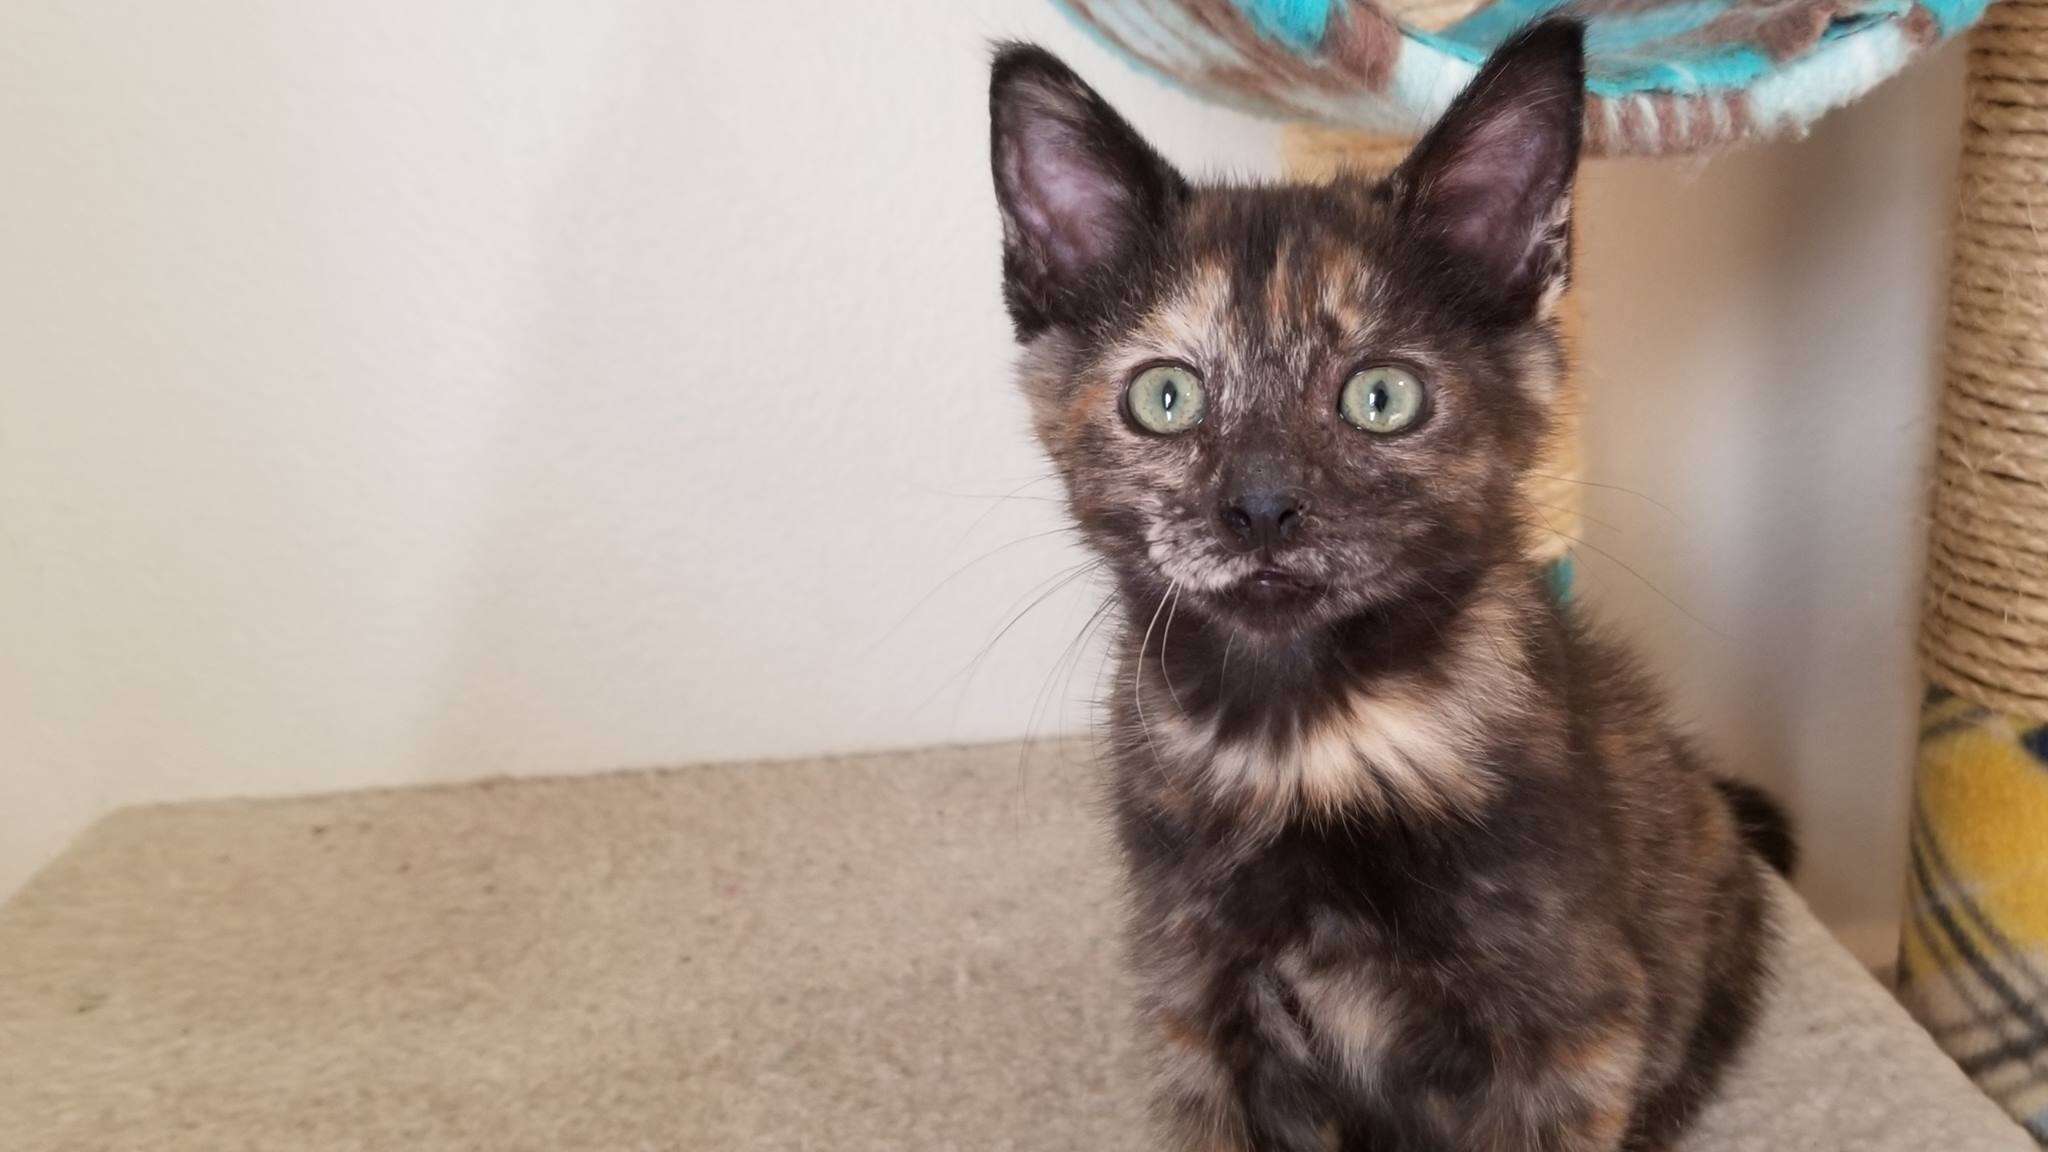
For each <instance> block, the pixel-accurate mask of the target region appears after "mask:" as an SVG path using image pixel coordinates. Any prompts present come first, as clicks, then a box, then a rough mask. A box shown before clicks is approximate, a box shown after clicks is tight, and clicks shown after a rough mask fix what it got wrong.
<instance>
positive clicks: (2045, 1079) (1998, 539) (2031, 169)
mask: <svg viewBox="0 0 2048 1152" xmlns="http://www.w3.org/2000/svg"><path fill="white" fill-rule="evenodd" d="M1968 76H1969V78H1968V88H1967V95H1966V105H1965V113H1964V124H1963V139H1962V161H1961V178H1960V187H1959V189H1958V195H1957V203H1956V210H1955V227H1954V232H1953V236H1952V240H1951V243H1952V245H1953V251H1952V253H1951V255H1950V264H1949V306H1948V322H1947V339H1946V349H1945V352H1946V365H1945V383H1944V387H1943V389H1942V397H1941V407H1940V414H1939V417H1938V420H1937V431H1936V462H1935V468H1934V477H1933V480H1934V484H1933V507H1932V527H1931V530H1930V535H1929V540H1928V553H1927V583H1926V590H1925V600H1924V603H1923V605H1922V614H1921V630H1920V654H1921V661H1922V665H1923V667H1924V669H1925V674H1926V676H1927V679H1928V681H1929V682H1930V684H1931V689H1930V691H1929V693H1928V700H1927V703H1926V705H1925V709H1924V711H1923V714H1922V723H1921V736H1920V753H1919V759H1918V764H1917V768H1916V771H1915V774H1914V787H1913V814H1912V830H1911V873H1910V875H1909V878H1908V883H1907V909H1906V922H1905V926H1904V931H1903V935H1902V939H1901V943H1900V961H1899V975H1900V984H1901V995H1902V998H1903V999H1904V1000H1905V1001H1906V1003H1907V1004H1908V1006H1909V1007H1911V1008H1912V1009H1913V1010H1914V1012H1915V1013H1916V1014H1917V1015H1918V1016H1919V1017H1920V1019H1921V1020H1922V1022H1923V1023H1925V1024H1926V1025H1927V1026H1928V1028H1929V1029H1930V1031H1932V1032H1933V1033H1934V1034H1935V1037H1936V1038H1937V1039H1938V1040H1940V1041H1941V1043H1942V1044H1943V1045H1944V1046H1945V1047H1946V1048H1948V1050H1949V1051H1950V1053H1951V1054H1952V1055H1954V1056H1955V1057H1956V1059H1957V1062H1958V1063H1959V1064H1961V1065H1962V1066H1963V1068H1964V1069H1965V1070H1966V1071H1969V1072H1970V1073H1971V1075H1972V1076H1973V1077H1975V1078H1976V1080H1977V1082H1978V1083H1979V1085H1981V1086H1982V1087H1983V1088H1984V1089H1985V1091H1986V1092H1987V1093H1989V1094H1990V1095H1991V1096H1992V1097H1993V1098H1995V1099H1997V1100H1998V1101H1999V1103H2000V1104H2002V1105H2004V1106H2005V1108H2006V1109H2007V1111H2009V1112H2011V1113H2012V1114H2013V1115H2014V1116H2015V1117H2016V1118H2018V1119H2019V1120H2020V1121H2021V1122H2022V1123H2024V1124H2026V1125H2027V1126H2028V1127H2029V1129H2031V1130H2032V1132H2033V1134H2034V1136H2035V1138H2036V1139H2038V1140H2041V1141H2042V1142H2043V1143H2048V233H2044V229H2048V0H2002V2H2000V3H1997V4H1994V5H1992V7H1991V8H1990V9H1989V10H1988V11H1987V12H1986V13H1985V15H1984V18H1983V21H1982V23H1981V24H1980V25H1979V26H1978V27H1977V28H1976V30H1975V31H1974V32H1972V33H1971V39H1970V56H1969V74H1968Z"/></svg>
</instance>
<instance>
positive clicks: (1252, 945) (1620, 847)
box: [992, 25, 1790, 1152]
mask: <svg viewBox="0 0 2048 1152" xmlns="http://www.w3.org/2000/svg"><path fill="white" fill-rule="evenodd" d="M1580 81H1581V76H1580V72H1579V36H1578V32H1577V30H1576V29H1575V28H1572V27H1571V26H1569V25H1548V26H1544V27H1543V28H1540V29H1539V30H1537V31H1536V32H1534V33H1531V34H1529V35H1527V36H1525V37H1523V38H1522V39H1520V40H1518V41H1516V42H1515V43H1514V44H1512V45H1510V46H1509V47H1508V48H1506V49H1504V50H1503V53H1502V55H1501V56H1500V57H1498V58H1497V59H1496V60H1495V61H1494V62H1493V63H1492V64H1490V65H1489V66H1488V69H1487V71H1486V72H1484V73H1483V74H1482V75H1481V77H1480V79H1479V81H1477V82H1475V85H1474V90H1473V92H1471V93H1468V94H1467V96H1466V97H1464V98H1463V99H1462V100H1461V102H1460V104H1459V105H1458V106H1457V107H1456V108H1454V109H1453V111H1452V112H1451V113H1450V114H1449V115H1448V116H1447V118H1446V123H1445V125H1443V126H1440V127H1439V129H1438V130H1437V131H1436V132H1435V133H1434V134H1433V135H1432V136H1431V137H1430V138H1429V140H1427V141H1426V142H1425V143H1424V144H1423V145H1422V146H1421V147H1420V148H1419V149H1418V152H1417V154H1416V156H1415V157H1414V158H1411V160H1410V161H1409V163H1408V164H1407V165H1404V166H1403V168H1402V169H1401V170H1400V171H1398V172H1396V173H1395V174H1394V175H1393V176H1392V177H1391V178H1389V179H1387V180H1384V181H1380V180H1373V179H1367V178H1363V177H1358V178H1347V179H1344V180H1340V181H1338V182H1336V183H1334V184H1332V185H1329V186H1276V187H1227V186H1223V187H1195V186H1192V185H1189V184H1188V183H1186V182H1185V181H1183V180H1182V179H1181V178H1180V177H1179V176H1178V175H1177V174H1176V173H1174V172H1173V170H1172V169H1171V168H1169V167H1168V166H1167V165H1166V164H1165V163H1164V162H1163V161H1162V160H1160V159H1159V158H1158V157H1157V156H1156V155H1155V154H1153V153H1152V151H1151V150H1150V149H1149V148H1148V147H1146V146H1145V145H1144V144H1143V142H1142V141H1140V140H1139V139H1138V138H1137V136H1136V135H1135V134H1133V133H1131V132H1130V130H1129V128H1128V127H1127V126H1125V125H1124V124H1123V122H1122V121H1121V120H1119V119H1117V118H1116V115H1115V113H1114V112H1112V111H1110V109H1109V108H1108V107H1107V105H1105V104H1103V103H1102V102H1101V100H1100V99H1099V98H1098V97H1096V96H1095V94H1094V93H1093V92H1091V91H1089V90H1088V89H1087V88H1086V87H1085V86H1083V85H1082V84H1081V82H1080V81H1079V80H1078V79H1076V78H1075V77H1074V76H1073V75H1072V73H1070V72H1068V71H1067V70H1066V69H1065V68H1064V67H1063V66H1062V65H1060V64H1059V63H1058V62H1057V61H1055V60H1053V59H1052V58H1051V57H1049V56H1047V55H1045V54H1044V53H1043V52H1040V51H1038V50H1036V49H1030V48H1011V49H1006V50H1005V51H1004V52H1003V53H1002V54H1001V55H1000V56H999V58H998V60H997V62H996V67H995V77H994V88H993V105H992V111H993V115H994V121H995V135H994V146H995V166H996V176H997V188H998V193H999V199H1000V200H1001V203H1002V206H1003V210H1004V222H1005V291H1006V298H1007V300H1008V303H1009V306H1010V310H1011V314H1012V317H1013V318H1014V320H1015V322H1016V326H1017V330H1018V335H1019V338H1020V340H1021V341H1022V342H1023V343H1024V345H1025V357H1024V369H1023V378H1024V386H1025V389H1026V392H1027V394H1028V395H1029V397H1030V399H1031V403H1032V411H1033V418H1034V420H1035V423H1036V428H1037V432H1038V435H1039V437H1040V439H1041V440H1042V441H1043V442H1044V444H1045V446H1046V449H1047V451H1048V453H1049V454H1050V456H1051V457H1052V459H1053V461H1054V463H1055V464H1056V465H1057V466H1058V468H1059V470H1060V472H1061V474H1062V476H1063V477H1064V478H1065V480H1066V483H1067V491H1068V495H1069V499H1070V503H1071V506H1072V509H1073V513H1074V515H1075V517H1076V519H1077V520H1078V522H1079V524H1080V526H1081V529H1082V531H1083V533H1084V535H1085V537H1086V539H1087V540H1088V542H1089V544H1090V545H1091V546H1092V547H1093V548H1094V549H1095V550H1097V551H1098V552H1100V553H1101V554H1102V555H1103V556H1104V557H1105V558H1106V559H1107V560H1108V561H1109V565H1110V567H1111V569H1112V570H1113V571H1114V572H1115V573H1116V576H1117V579H1118V582H1119V585H1120V588H1119V590H1120V593H1121V598H1122V603H1123V605H1124V606H1125V609H1124V610H1125V613H1126V616H1125V620H1124V625H1125V629H1124V640H1123V647H1122V652H1121V658H1120V671H1119V676H1118V679H1117V685H1118V687H1117V689H1116V691H1115V693H1114V694H1113V696H1112V698H1111V700H1110V737H1111V741H1112V746H1113V749H1114V768H1115V771H1114V774H1113V777H1112V781H1111V794H1112V800H1113V805H1114V812H1115V819H1116V823H1117V828H1118V832H1119V835H1120V838H1121V842H1122V846H1123V850H1124V855H1125V859H1126V861H1127V864H1128V868H1129V876H1130V889H1131V898H1132V954H1133V958H1134V962H1135V965H1136V968H1137V971H1138V974H1139V977H1140V986H1141V989H1142V998H1143V999H1142V1008H1143V1011H1144V1015H1145V1017H1146V1019H1147V1020H1148V1021H1149V1022H1150V1026H1151V1028H1152V1029H1153V1030H1154V1032H1155V1037H1156V1040H1157V1046H1158V1069H1159V1088H1158V1095H1157V1102H1158V1107H1159V1111H1160V1114H1161V1117H1162V1120H1163V1121H1164V1122H1165V1124H1166V1126H1167V1127H1168V1129H1169V1130H1170V1131H1171V1132H1172V1133H1173V1134H1174V1139H1175V1142H1176V1146H1177V1147H1183V1148H1190V1149H1198V1148H1199V1149H1226V1148H1228V1149H1287V1150H1294V1149H1302V1150H1307V1149H1358V1150H1363V1149H1373V1150H1375V1152H1399V1150H1418V1152H1419V1150H1425V1149H1460V1150H1464V1149H1470V1150H1482V1149H1485V1150H1492V1149H1499V1150H1502V1152H1505V1150H1508V1149H1518V1150H1519V1149H1530V1150H1556V1152H1567V1150H1570V1152H1578V1150H1585V1152H1595V1150H1600V1152H1606V1150H1612V1149H1617V1148H1631V1149H1645V1150H1649V1149H1661V1148H1664V1147H1666V1146H1667V1145H1668V1143H1669V1142H1670V1141H1671V1139H1672V1138H1673V1137H1674V1135H1675V1134H1676V1133H1677V1132H1678V1131H1679V1129H1680V1128H1681V1127H1682V1126H1683V1125H1684V1123H1685V1122H1686V1120H1687V1119H1688V1118H1689V1117H1690V1116H1691V1115H1692V1114H1693V1113H1694V1111H1695V1110H1696V1109H1697V1108H1698V1107H1699V1105H1700V1104H1701V1102H1702V1101H1703V1100H1704V1099H1705V1098H1706V1097H1707V1095H1708V1093H1709V1092H1710V1091H1711V1089H1712V1086H1713V1084H1714V1082H1715V1079H1716V1077H1717V1075H1718V1074H1719V1072H1720V1070H1721V1068H1722V1066H1723V1065H1724V1064H1725V1062H1726V1060H1727V1058H1728V1056H1729V1054H1730V1053H1731V1052H1732V1051H1733V1050H1734V1048H1735V1047H1736V1045H1737V1044H1738V1043H1739V1042H1740V1040H1741V1038H1742V1036H1743V1034H1744V1033H1745V1031H1746V1030H1747V1028H1748V1025H1749V1022H1750V1019H1751V1017H1752V1016H1753V1015H1754V1013H1755V1009H1756V1004H1757V1001H1758V996H1759V988H1760V983H1761V979H1762V970H1763V960H1762V956H1763V953H1764V949H1765V945H1766V942H1767V939H1768V937H1769V930H1768V926H1767V913H1766V903H1765V894H1764V889H1763V881H1762V873H1761V871H1760V862H1759V859H1758V857H1757V856H1756V854H1755V853H1754V852H1752V851H1751V850H1749V849H1748V848H1747V847H1745V837H1744V833H1745V831H1747V832H1748V833H1749V834H1750V838H1751V839H1753V840H1756V841H1757V842H1759V843H1762V844H1766V845H1768V846H1770V847H1771V849H1772V850H1773V851H1775V852H1778V853H1781V854H1782V853H1787V852H1789V843H1790V842H1789V839H1788V838H1787V837H1786V836H1785V834H1784V829H1783V826H1782V822H1781V819H1780V818H1778V817H1777V816H1776V815H1775V812H1774V810H1773V809H1771V808H1770V806H1769V804H1768V802H1767V801H1764V800H1763V799H1762V798H1761V797H1760V796H1759V795H1757V794H1755V793H1753V792H1752V791H1749V790H1737V789H1732V788H1731V789H1730V790H1729V792H1728V794H1727V795H1725V796H1724V794H1723V791H1722V787H1721V786H1717V782H1716V780H1715V778H1714V777H1713V776H1712V775H1711V774H1710V773H1709V772H1708V771H1707V769H1706V768H1705V767H1704V765H1703V764H1702V763H1701V761H1700V758H1699V756H1698V755H1697V753H1696V752H1695V751H1694V750H1693V748H1692V747H1691V746H1690V745H1689V744H1688V743H1687V742H1686V741H1685V740H1683V739H1682V738H1681V737H1679V736H1678V735H1677V734H1676V733H1675V731H1674V729H1673V728H1672V726H1671V724H1670V723H1669V722H1668V721H1667V719H1666V718H1665V714H1664V709H1663V705H1662V702H1661V700H1660V699H1659V696H1658V694H1657V692H1656V691H1655V690H1654V689H1653V688H1652V687H1651V686H1650V685H1649V684H1648V683H1647V682H1646V681H1645V679H1644V678H1643V677H1641V676H1640V675H1638V674H1637V673H1636V672H1635V671H1633V670H1632V667H1631V665H1630V664H1629V663H1628V662H1627V661H1626V660H1625V659H1623V658H1622V657H1621V656H1620V655H1618V654H1617V653H1615V652H1614V651H1612V650H1611V649H1609V648H1607V647H1606V646H1604V645H1603V644H1601V643H1599V642H1597V641H1596V640H1594V639H1593V638H1591V637H1589V636H1588V635H1587V634H1586V633H1585V631H1584V630H1583V629H1582V628H1581V627H1580V626H1579V625H1578V624H1577V623H1576V622H1575V621H1574V620H1573V618H1572V615H1571V613H1570V612H1569V611H1568V610H1567V609H1565V608H1563V607H1561V606H1560V605H1558V604H1557V603H1556V602H1555V600H1554V599H1553V598H1552V596H1551V595H1550V594H1549V593H1548V592H1547V590H1546V588H1545V586H1544V584H1543V579H1542V574H1541V573H1540V572H1539V571H1538V570H1537V568H1536V567H1535V566H1534V565H1533V564H1532V563H1531V562H1530V561H1529V560H1527V559H1526V554H1527V553H1526V547H1525V544H1526V542H1527V539H1528V535H1529V533H1528V528H1527V523H1526V521H1527V517H1528V514H1529V512H1530V508H1529V505H1528V503H1527V500H1526V498H1525V497H1524V496H1523V495H1522V494H1521V488H1520V485H1521V484H1522V482H1523V481H1524V479H1525V477H1526V475H1527V473H1528V470H1529V469H1530V468H1532V467H1533V466H1534V462H1535V461H1536V460H1537V459H1538V456H1539V452H1540V449H1541V448H1542V445H1543V438H1544V436H1545V435H1547V431H1548V420H1547V412H1548V404H1549V403H1550V402H1551V401H1552V400H1553V399H1554V396H1555V392H1556V389H1557V382H1558V380H1559V379H1560V376H1561V373H1562V371H1563V363H1562V352H1561V349H1560V345H1559V340H1558V336H1557V332H1556V330H1555V324H1554V321H1553V318H1552V316H1551V309H1552V307H1553V305H1554V303H1555V300H1556V297H1557V293H1558V291H1559V290H1560V289H1561V287H1562V284H1563V280H1564V277H1565V274H1566V265H1567V256H1568V239H1569V215H1568V212H1569V203H1570V186H1571V176H1572V171H1573V168H1574V166H1575V161H1576V152H1577V147H1578V131H1579V123H1578V117H1579V110H1580V107H1581V105H1580V100H1581V97H1580V94H1579V86H1580ZM1503 189H1504V190H1505V191H1503ZM1162 360H1172V361H1176V362H1181V363H1185V364H1187V365H1190V366H1191V367H1193V368H1194V369H1195V370H1197V371H1199V372H1200V374H1201V377H1202V379H1203V381H1204V383H1205V388H1206V391H1207V395H1208V402H1209V410H1208V413H1207V416H1206V418H1205V419H1204V420H1203V421H1202V422H1201V424H1200V426H1199V427H1197V428H1195V429H1194V430H1193V431H1192V432H1188V433H1185V434H1183V435H1180V436H1177V437H1172V438H1162V437H1158V436H1153V435H1148V434H1146V433H1144V432H1143V431H1141V430H1140V429H1138V428H1137V427H1136V426H1135V425H1134V424H1133V423H1132V422H1131V420H1130V419H1129V417H1128V416H1127V414H1126V413H1125V412H1124V410H1123V407H1122V404H1123V393H1124V390H1125V389H1126V387H1127V386H1128V384H1129V382H1130V381H1131V379H1132V378H1133V376H1134V374H1135V373H1137V372H1139V371H1142V370H1143V368H1145V367H1146V366H1147V365H1149V364H1153V363H1157V362H1160V361H1162ZM1380 363H1398V364H1401V365H1405V366H1409V367H1411V368H1412V369H1413V370H1414V371H1415V372H1416V373H1417V374H1418V375H1420V376H1421V377H1423V378H1424V379H1425V380H1426V381H1427V382H1428V384H1429V397H1430V405H1429V409H1428V412H1427V414H1426V416H1425V417H1424V419H1423V420H1422V421H1421V422H1419V423H1418V424H1417V425H1416V426H1415V427H1414V428H1412V429H1411V430H1409V431H1407V432H1403V433H1400V434H1398V435H1394V436H1386V437H1374V436H1370V435H1367V434H1365V433H1363V432H1361V431H1360V430H1358V429H1355V428H1353V427H1351V426H1350V425H1348V424H1346V423H1345V422H1343V421H1342V420H1340V419H1338V418H1337V415H1336V408H1337V396H1338V393H1339V390H1340V389H1341V388H1342V387H1343V384H1344V381H1345V379H1346V378H1347V377H1348V376H1349V375H1350V374H1351V373H1352V372H1354V371H1356V370H1358V369H1359V368H1360V367H1361V366H1362V365H1371V364H1380ZM1248 477H1250V478H1249V479H1248ZM1248 484H1262V485H1266V486H1268V487H1272V486H1275V485H1277V486H1279V488H1278V489H1276V490H1284V491H1285V492H1286V493H1287V494H1288V498H1289V499H1290V500H1292V501H1293V502H1294V505H1293V506H1296V507H1298V508H1299V509H1300V524H1301V530H1300V532H1299V534H1298V535H1297V536H1295V537H1293V538H1291V539H1290V540H1288V541H1287V542H1286V543H1284V544H1277V545H1261V546H1260V547H1257V548H1247V547H1245V542H1243V541H1240V540H1233V538H1232V537H1231V536H1230V534H1229V533H1228V532H1225V531H1222V530H1220V529H1219V527H1218V518H1217V517H1218V512H1217V509H1218V507H1219V502H1228V501H1229V500H1230V499H1233V498H1234V497H1233V496H1232V493H1237V492H1240V491H1241V490H1243V489H1244V488H1245V486H1246V485H1248ZM1274 570H1278V571H1280V572H1282V574H1283V575H1284V576H1285V578H1286V581H1287V583H1286V585H1285V587H1286V589H1288V591H1287V592H1285V594H1281V595H1277V596H1276V595H1265V594H1254V593H1252V592H1248V591H1247V589H1248V588H1249V587H1250V586H1251V585H1252V584H1253V583H1256V582H1255V581H1254V580H1253V577H1254V576H1255V575H1257V574H1259V573H1261V572H1268V571H1274ZM1738 813H1739V815H1740V820H1738Z"/></svg>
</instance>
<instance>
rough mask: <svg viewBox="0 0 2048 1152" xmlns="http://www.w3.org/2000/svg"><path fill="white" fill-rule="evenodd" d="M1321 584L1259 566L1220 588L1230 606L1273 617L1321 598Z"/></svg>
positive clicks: (1256, 614) (1279, 570) (1293, 611)
mask: <svg viewBox="0 0 2048 1152" xmlns="http://www.w3.org/2000/svg"><path fill="white" fill-rule="evenodd" d="M1322 595H1323V585H1322V584H1320V583H1318V582H1316V581H1314V580H1310V579H1309V578H1308V577H1306V576H1298V575H1296V574H1294V573H1292V572H1288V571H1284V570H1282V569H1279V568H1259V569H1256V570H1254V571H1253V572H1252V573H1251V574H1250V575H1249V576H1246V577H1245V578H1244V579H1242V580H1239V581H1238V582H1237V583H1235V584H1232V585H1231V586H1230V587H1229V588H1227V589H1225V590H1224V593H1223V599H1224V600H1226V601H1228V602H1229V603H1230V605H1231V606H1232V607H1233V608H1236V609H1238V610H1239V611H1241V612H1246V613H1248V614H1250V615H1253V616H1255V617H1267V618H1270V619H1276V620H1277V618H1280V617H1284V616H1287V615H1290V614H1292V613H1295V612H1298V611H1300V610H1302V609H1304V608H1307V607H1308V606H1309V605H1311V604H1313V603H1315V602H1316V601H1317V600H1318V599H1321V597H1322Z"/></svg>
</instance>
